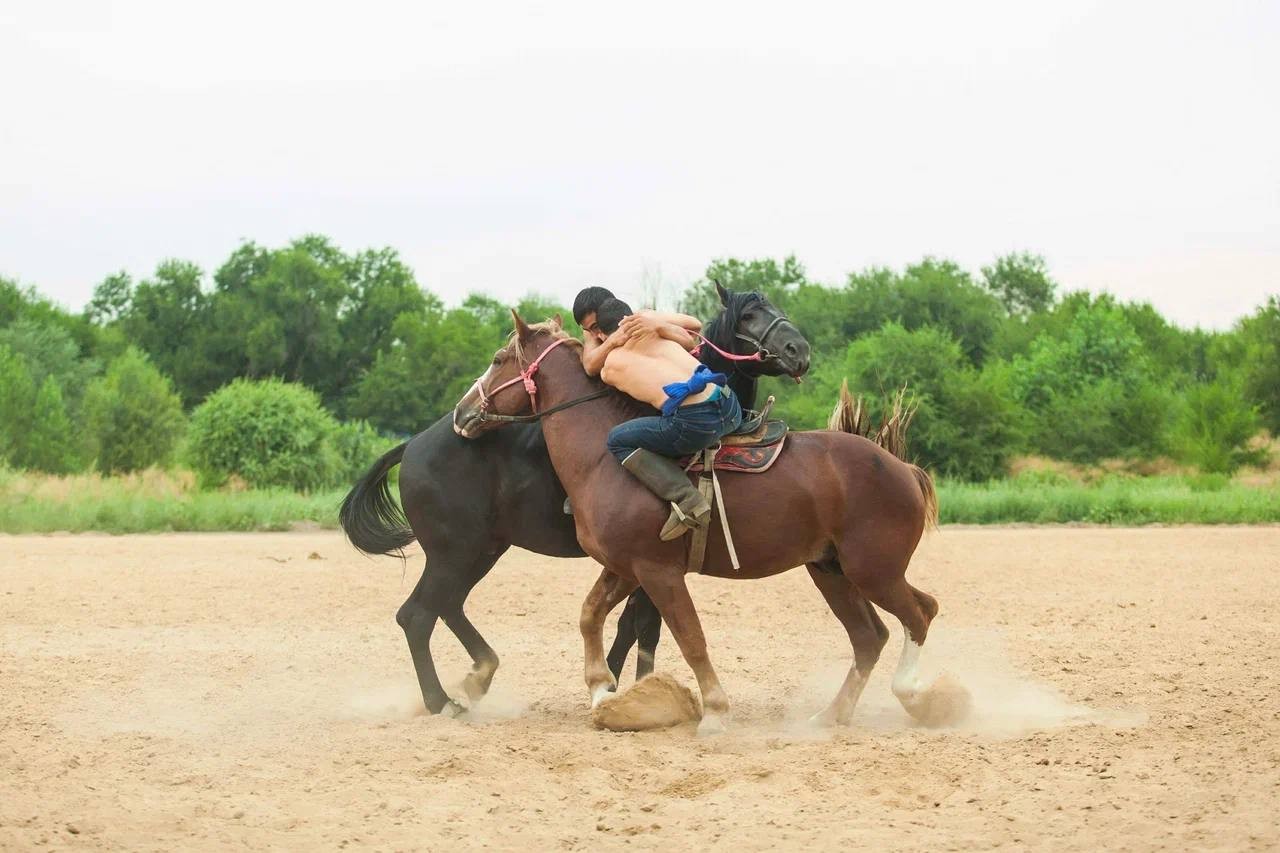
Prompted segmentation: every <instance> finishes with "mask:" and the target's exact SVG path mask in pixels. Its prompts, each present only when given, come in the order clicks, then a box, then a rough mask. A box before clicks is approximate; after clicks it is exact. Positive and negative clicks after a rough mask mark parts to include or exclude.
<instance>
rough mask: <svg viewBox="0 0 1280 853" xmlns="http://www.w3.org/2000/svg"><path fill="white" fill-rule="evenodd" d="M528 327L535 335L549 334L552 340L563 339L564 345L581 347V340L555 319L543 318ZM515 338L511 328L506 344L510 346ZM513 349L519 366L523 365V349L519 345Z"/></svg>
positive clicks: (514, 332) (524, 363)
mask: <svg viewBox="0 0 1280 853" xmlns="http://www.w3.org/2000/svg"><path fill="white" fill-rule="evenodd" d="M528 328H529V331H530V332H532V333H533V334H534V336H535V337H536V336H537V335H550V336H551V339H552V340H556V341H559V340H563V341H565V346H570V347H577V348H578V349H579V350H581V349H582V341H580V340H578V339H577V338H575V337H574V336H573V335H571V334H569V333H568V332H566V331H565V330H564V327H563V326H561V325H560V323H559V322H557V321H556V320H543V321H542V322H541V323H530V324H529V327H528ZM515 339H516V330H515V329H512V330H511V334H509V335H507V346H511V344H512V343H513V342H514V341H515ZM514 349H515V351H516V360H517V361H518V362H519V363H520V366H521V367H524V366H525V365H526V363H527V362H526V361H525V357H524V350H522V349H521V348H520V347H515V348H514Z"/></svg>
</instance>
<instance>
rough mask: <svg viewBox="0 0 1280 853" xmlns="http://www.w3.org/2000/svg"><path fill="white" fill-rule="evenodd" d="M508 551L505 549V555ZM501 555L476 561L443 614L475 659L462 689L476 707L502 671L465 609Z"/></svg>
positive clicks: (462, 578)
mask: <svg viewBox="0 0 1280 853" xmlns="http://www.w3.org/2000/svg"><path fill="white" fill-rule="evenodd" d="M505 550H506V549H505V548H504V549H503V551H505ZM501 555H502V551H499V552H498V553H496V554H485V555H483V556H481V557H478V558H476V559H475V561H474V562H472V564H471V566H470V567H469V570H468V571H467V572H466V573H464V574H463V575H462V576H461V577H460V578H459V579H458V586H457V589H456V591H455V595H454V601H451V602H450V604H451V606H450V607H449V609H447V610H445V611H444V612H443V613H442V614H441V615H442V616H443V618H444V623H445V624H446V625H448V626H449V630H451V631H453V635H454V636H455V637H457V638H458V642H460V643H462V647H463V648H464V649H466V650H467V654H468V655H470V656H471V672H469V673H467V676H466V678H464V679H463V680H462V689H463V691H465V692H466V694H467V699H468V700H470V701H471V702H472V703H473V704H474V703H476V702H479V701H480V700H481V699H483V698H484V696H485V694H486V693H488V692H489V685H490V684H492V683H493V675H494V673H496V672H497V671H498V655H497V653H496V652H495V651H494V650H493V647H492V646H490V645H489V644H488V643H487V642H485V639H484V637H482V636H480V632H479V631H477V630H476V626H475V625H472V624H471V620H470V619H468V618H467V615H466V613H464V612H463V609H462V608H463V605H464V604H465V603H466V600H467V596H468V595H470V594H471V590H472V589H474V588H475V585H476V584H477V583H479V582H480V581H481V580H482V579H483V578H484V576H485V575H487V574H488V573H489V570H490V569H492V568H493V564H494V563H496V562H497V561H498V557H500V556H501Z"/></svg>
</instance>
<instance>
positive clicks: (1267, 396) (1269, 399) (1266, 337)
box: [1237, 296, 1280, 435]
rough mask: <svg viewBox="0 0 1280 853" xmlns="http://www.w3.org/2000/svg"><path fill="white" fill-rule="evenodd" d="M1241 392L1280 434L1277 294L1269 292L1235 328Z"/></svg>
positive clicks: (1279, 312) (1279, 303)
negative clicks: (1241, 375) (1255, 308)
mask: <svg viewBox="0 0 1280 853" xmlns="http://www.w3.org/2000/svg"><path fill="white" fill-rule="evenodd" d="M1237 335H1238V347H1239V350H1240V353H1239V363H1240V365H1241V366H1242V368H1243V373H1244V393H1245V395H1246V396H1247V397H1248V399H1249V400H1251V401H1252V402H1253V403H1254V404H1256V405H1257V407H1258V410H1259V413H1260V414H1261V416H1262V422H1263V424H1264V425H1265V426H1266V427H1267V429H1269V430H1271V433H1272V434H1273V435H1280V296H1272V297H1271V298H1269V299H1268V300H1267V302H1266V304H1264V305H1263V306H1261V307H1260V308H1258V310H1257V311H1255V312H1254V313H1253V314H1252V315H1250V316H1248V317H1246V318H1245V319H1244V320H1242V321H1241V322H1240V324H1239V326H1238V329H1237Z"/></svg>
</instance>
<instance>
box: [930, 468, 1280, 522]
mask: <svg viewBox="0 0 1280 853" xmlns="http://www.w3.org/2000/svg"><path fill="white" fill-rule="evenodd" d="M938 501H939V506H940V510H941V512H940V515H941V520H942V523H943V524H1008V523H1030V524H1062V523H1066V522H1086V523H1091V524H1115V525H1136V524H1262V523H1273V522H1280V487H1277V486H1275V485H1260V486H1253V485H1246V484H1243V483H1238V482H1233V481H1229V480H1227V478H1225V477H1212V476H1208V477H1187V476H1159V477H1134V476H1125V475H1112V476H1106V477H1102V478H1100V479H1098V480H1095V481H1093V482H1089V483H1085V482H1078V481H1074V480H1068V479H1066V478H1061V477H1042V476H1036V475H1024V476H1022V477H1017V478H1012V479H1008V480H997V481H993V482H990V483H958V482H942V483H939V484H938Z"/></svg>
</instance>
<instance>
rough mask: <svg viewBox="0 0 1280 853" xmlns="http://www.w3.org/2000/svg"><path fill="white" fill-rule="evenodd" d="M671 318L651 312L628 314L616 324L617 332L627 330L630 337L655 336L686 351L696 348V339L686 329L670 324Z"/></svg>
mask: <svg viewBox="0 0 1280 853" xmlns="http://www.w3.org/2000/svg"><path fill="white" fill-rule="evenodd" d="M671 316H673V315H670V314H656V313H653V312H651V311H646V312H644V313H643V314H629V315H627V316H626V317H623V318H622V322H621V323H619V324H618V331H619V332H621V331H623V330H627V331H629V332H630V333H631V336H632V337H647V336H649V335H657V336H658V337H660V338H665V339H666V340H668V341H673V342H675V343H677V344H679V345H680V346H682V347H684V348H685V349H686V350H691V349H693V348H694V347H696V346H697V345H698V339H697V338H696V337H694V335H692V334H690V332H689V329H688V327H686V326H683V325H677V324H675V323H672V322H671V321H670V319H669V318H670V317H671ZM677 316H683V315H677ZM695 322H696V321H695Z"/></svg>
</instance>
